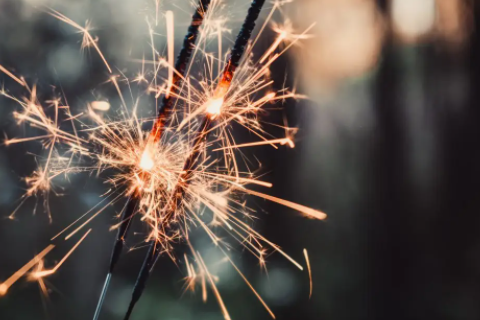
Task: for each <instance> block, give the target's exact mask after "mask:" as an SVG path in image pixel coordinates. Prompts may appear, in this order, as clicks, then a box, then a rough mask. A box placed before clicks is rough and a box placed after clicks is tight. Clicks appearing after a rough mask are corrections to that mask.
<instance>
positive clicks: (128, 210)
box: [93, 0, 210, 320]
mask: <svg viewBox="0 0 480 320" xmlns="http://www.w3.org/2000/svg"><path fill="white" fill-rule="evenodd" d="M209 4H210V0H199V2H198V6H197V8H196V10H195V13H194V14H193V16H192V21H191V23H190V26H189V27H188V31H187V34H186V35H185V38H184V40H183V46H182V49H181V50H180V53H179V55H178V57H177V61H176V63H175V69H176V72H175V73H174V78H173V87H172V88H171V90H172V93H177V91H178V88H179V86H180V84H181V81H182V77H183V76H184V75H185V72H186V69H187V66H188V63H189V62H190V58H191V56H192V53H193V50H194V48H195V43H196V41H197V38H198V33H199V32H198V31H199V28H200V26H201V25H202V23H203V19H204V17H205V15H206V13H207V10H208V6H209ZM180 75H182V77H180ZM171 97H172V95H171V94H170V95H169V96H168V97H167V96H164V98H163V100H162V105H161V106H160V110H159V119H160V121H157V122H156V124H155V126H154V128H153V129H152V132H155V136H158V137H159V136H160V135H161V129H162V128H163V125H164V118H165V115H166V113H167V112H168V111H169V110H170V109H171V108H172V99H171ZM157 123H158V124H157ZM158 139H159V138H158ZM140 199H141V195H140V194H138V193H135V194H133V195H132V196H130V198H129V199H128V201H127V204H126V206H125V208H124V210H123V212H122V216H121V221H122V224H121V225H120V227H119V229H118V232H117V237H116V239H115V243H114V247H113V250H112V256H111V259H110V265H109V270H108V274H107V278H106V280H105V284H104V286H103V289H102V292H101V294H100V297H99V300H98V304H97V308H96V310H95V314H94V316H93V320H98V318H99V316H100V311H101V308H102V305H103V302H104V300H105V296H106V293H107V290H108V287H109V284H110V279H111V277H112V274H113V271H114V269H115V266H116V264H117V262H118V260H119V259H120V256H121V254H122V251H123V247H124V245H125V239H126V238H127V235H128V230H129V228H130V225H131V220H132V218H133V216H134V214H135V213H136V212H137V208H138V204H139V202H140Z"/></svg>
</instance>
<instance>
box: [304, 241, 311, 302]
mask: <svg viewBox="0 0 480 320" xmlns="http://www.w3.org/2000/svg"><path fill="white" fill-rule="evenodd" d="M303 255H304V256H305V261H306V263H307V270H308V278H309V280H310V293H309V295H308V297H309V298H312V294H313V280H312V268H311V267H310V258H308V252H307V249H303Z"/></svg>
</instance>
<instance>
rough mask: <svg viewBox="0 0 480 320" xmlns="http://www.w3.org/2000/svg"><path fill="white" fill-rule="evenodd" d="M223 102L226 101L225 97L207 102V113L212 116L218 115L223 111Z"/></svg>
mask: <svg viewBox="0 0 480 320" xmlns="http://www.w3.org/2000/svg"><path fill="white" fill-rule="evenodd" d="M223 102H224V99H223V98H216V99H211V100H209V101H208V102H207V113H208V114H209V115H210V116H212V117H215V116H218V115H219V114H220V112H221V111H222V105H223Z"/></svg>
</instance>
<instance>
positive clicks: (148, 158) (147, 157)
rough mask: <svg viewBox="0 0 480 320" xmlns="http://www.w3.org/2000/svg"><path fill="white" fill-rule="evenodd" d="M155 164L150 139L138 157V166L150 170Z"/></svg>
mask: <svg viewBox="0 0 480 320" xmlns="http://www.w3.org/2000/svg"><path fill="white" fill-rule="evenodd" d="M154 166H155V160H154V146H153V143H152V142H151V141H149V142H148V144H147V147H146V148H145V150H144V151H143V154H142V158H141V159H140V164H139V167H140V168H141V169H143V170H145V171H150V170H152V169H153V167H154Z"/></svg>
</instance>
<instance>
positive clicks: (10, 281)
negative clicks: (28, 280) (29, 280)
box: [0, 244, 55, 296]
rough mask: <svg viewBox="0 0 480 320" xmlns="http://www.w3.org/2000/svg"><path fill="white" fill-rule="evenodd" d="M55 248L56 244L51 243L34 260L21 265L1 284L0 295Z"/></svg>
mask: <svg viewBox="0 0 480 320" xmlns="http://www.w3.org/2000/svg"><path fill="white" fill-rule="evenodd" d="M53 248H55V245H53V244H50V245H49V246H47V247H46V248H45V249H43V250H42V252H40V253H39V254H37V255H36V256H35V257H34V258H33V259H32V260H30V261H29V262H28V263H27V264H25V265H24V266H23V267H21V268H20V269H19V270H18V271H16V272H15V273H14V274H13V275H11V276H10V278H8V279H7V280H5V281H4V282H3V283H2V284H0V296H3V295H5V294H6V293H7V291H8V289H9V288H10V287H11V286H12V284H14V283H15V282H17V281H18V279H20V278H21V277H22V276H23V275H24V274H25V273H27V272H28V270H30V269H31V268H33V266H35V265H36V264H37V263H38V262H40V261H41V260H42V259H43V257H45V256H46V255H47V254H48V253H49V252H50V251H52V249H53Z"/></svg>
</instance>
